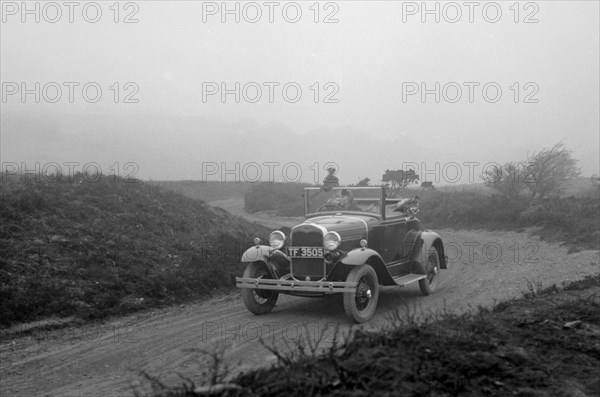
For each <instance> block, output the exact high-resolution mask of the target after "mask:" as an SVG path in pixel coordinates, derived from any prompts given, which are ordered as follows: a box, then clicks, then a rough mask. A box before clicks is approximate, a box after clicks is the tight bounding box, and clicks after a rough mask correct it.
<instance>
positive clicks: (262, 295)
mask: <svg viewBox="0 0 600 397" xmlns="http://www.w3.org/2000/svg"><path fill="white" fill-rule="evenodd" d="M259 277H262V278H272V277H271V274H270V273H269V271H268V269H267V267H266V265H265V264H264V263H262V262H251V263H249V264H248V266H246V270H244V278H259ZM277 298H279V292H277V291H274V290H267V289H253V288H242V300H243V301H244V304H245V305H246V307H247V308H248V310H250V312H252V313H254V314H257V315H259V314H266V313H269V312H270V311H271V310H273V307H275V303H277Z"/></svg>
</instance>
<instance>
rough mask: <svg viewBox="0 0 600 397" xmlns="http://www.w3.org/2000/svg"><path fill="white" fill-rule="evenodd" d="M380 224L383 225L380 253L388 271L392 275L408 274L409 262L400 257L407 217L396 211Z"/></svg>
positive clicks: (406, 229) (406, 227) (406, 228)
mask: <svg viewBox="0 0 600 397" xmlns="http://www.w3.org/2000/svg"><path fill="white" fill-rule="evenodd" d="M381 226H382V227H383V231H382V232H383V233H382V234H383V244H382V252H380V255H381V256H382V257H383V260H384V261H385V263H386V266H387V267H388V271H389V272H390V274H391V275H392V277H399V276H403V275H405V274H409V273H410V271H411V267H410V263H409V262H406V261H405V260H403V259H404V258H402V252H403V251H402V244H403V242H404V238H405V236H406V232H407V231H408V218H407V217H406V216H404V215H403V214H400V213H398V215H392V216H391V217H388V218H387V219H385V220H384V221H383V222H382V224H381Z"/></svg>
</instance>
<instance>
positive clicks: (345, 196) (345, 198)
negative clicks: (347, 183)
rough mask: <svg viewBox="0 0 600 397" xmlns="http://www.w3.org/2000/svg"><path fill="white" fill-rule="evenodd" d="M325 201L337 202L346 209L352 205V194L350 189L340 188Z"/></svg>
mask: <svg viewBox="0 0 600 397" xmlns="http://www.w3.org/2000/svg"><path fill="white" fill-rule="evenodd" d="M327 203H329V204H337V205H339V206H341V207H343V208H344V209H346V210H347V209H350V207H353V206H354V195H353V194H352V192H351V191H350V190H348V189H342V190H341V191H340V193H339V194H338V195H335V196H333V197H331V198H330V199H329V200H327Z"/></svg>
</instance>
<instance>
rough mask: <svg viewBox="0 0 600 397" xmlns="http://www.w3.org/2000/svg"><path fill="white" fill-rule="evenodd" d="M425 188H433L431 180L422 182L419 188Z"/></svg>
mask: <svg viewBox="0 0 600 397" xmlns="http://www.w3.org/2000/svg"><path fill="white" fill-rule="evenodd" d="M425 189H431V190H435V187H434V186H433V182H422V183H421V190H425Z"/></svg>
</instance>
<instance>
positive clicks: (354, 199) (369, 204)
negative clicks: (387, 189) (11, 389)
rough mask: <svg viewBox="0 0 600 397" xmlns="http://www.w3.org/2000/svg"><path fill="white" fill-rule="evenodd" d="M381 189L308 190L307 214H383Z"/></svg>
mask: <svg viewBox="0 0 600 397" xmlns="http://www.w3.org/2000/svg"><path fill="white" fill-rule="evenodd" d="M381 192H382V191H381V188H380V187H334V188H331V189H329V190H327V191H326V190H324V189H321V188H306V189H305V190H304V195H305V200H306V213H307V214H315V213H320V212H331V211H335V212H339V211H359V212H369V213H373V214H380V213H381V207H380V205H381Z"/></svg>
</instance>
